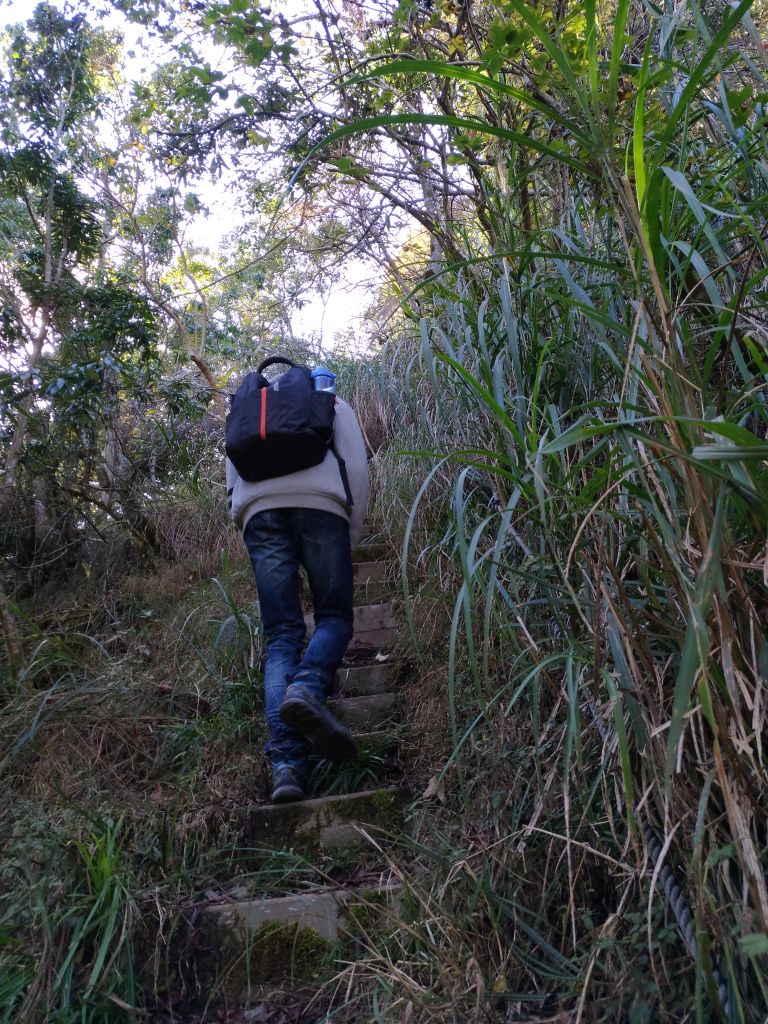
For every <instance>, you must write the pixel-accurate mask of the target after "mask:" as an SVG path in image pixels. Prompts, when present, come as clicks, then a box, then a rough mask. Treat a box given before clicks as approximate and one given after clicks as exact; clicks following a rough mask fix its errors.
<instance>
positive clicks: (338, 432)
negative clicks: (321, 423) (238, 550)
mask: <svg viewBox="0 0 768 1024" xmlns="http://www.w3.org/2000/svg"><path fill="white" fill-rule="evenodd" d="M333 446H334V448H335V449H336V451H337V452H338V454H339V455H340V456H341V458H342V459H344V462H345V463H346V467H347V476H348V477H349V488H350V490H351V491H352V498H353V500H354V505H353V506H352V508H351V509H350V508H349V506H348V505H347V500H346V496H345V494H344V485H343V483H342V480H341V473H340V471H339V463H338V461H337V460H336V457H335V455H334V454H333V452H332V451H330V450H329V451H328V452H327V453H326V456H325V458H324V459H323V461H322V462H321V463H319V465H317V466H310V467H309V469H300V470H299V471H298V472H296V473H288V474H287V475H286V476H276V477H272V478H271V479H269V480H260V481H259V482H258V483H255V484H252V483H248V482H247V481H246V480H243V479H241V477H240V476H238V473H237V470H236V469H235V467H234V466H233V465H232V463H231V462H230V461H229V459H227V501H228V503H229V510H230V513H231V515H232V519H233V520H234V522H235V525H236V526H237V528H238V529H239V530H240V531H243V530H244V529H245V527H246V525H247V524H248V520H249V519H250V518H251V516H253V515H255V514H256V513H257V512H265V511H266V510H267V509H270V508H317V509H322V510H324V511H326V512H333V513H335V514H336V515H338V516H342V518H344V519H346V520H347V522H348V523H349V537H350V541H351V544H352V547H353V548H355V547H356V546H357V544H358V543H359V541H360V534H361V533H362V529H363V522H364V521H365V516H366V513H367V511H368V459H367V457H366V454H365V443H364V441H363V435H362V432H361V430H360V425H359V424H358V422H357V417H356V416H355V414H354V412H353V410H352V408H351V407H350V406H349V405H347V403H346V402H345V401H344V400H343V399H341V398H338V397H337V398H336V415H335V418H334V427H333Z"/></svg>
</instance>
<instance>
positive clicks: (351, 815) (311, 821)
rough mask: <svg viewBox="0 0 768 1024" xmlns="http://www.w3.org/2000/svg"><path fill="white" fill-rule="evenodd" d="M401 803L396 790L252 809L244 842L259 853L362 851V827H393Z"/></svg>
mask: <svg viewBox="0 0 768 1024" xmlns="http://www.w3.org/2000/svg"><path fill="white" fill-rule="evenodd" d="M403 799H404V798H403V794H402V793H401V792H400V791H399V790H396V789H370V790H364V791H363V792H361V793H351V794H349V795H345V796H323V797H317V798H316V799H314V800H301V801H298V802H297V803H292V804H262V805H253V806H251V807H249V808H247V809H246V816H245V822H244V833H245V836H244V838H245V839H246V840H247V841H248V842H250V843H251V844H252V845H253V846H254V847H256V848H260V849H272V850H274V849H280V850H287V849H294V850H298V851H302V852H304V853H310V852H314V851H323V852H331V851H346V850H350V849H353V848H355V847H358V846H361V845H364V840H363V838H362V836H361V835H360V832H359V827H360V826H363V827H364V826H366V825H371V826H374V827H377V828H388V827H390V826H392V825H394V824H396V823H397V821H398V818H399V810H400V806H401V804H402V802H403Z"/></svg>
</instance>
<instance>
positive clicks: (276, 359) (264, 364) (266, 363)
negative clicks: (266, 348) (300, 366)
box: [256, 356, 297, 373]
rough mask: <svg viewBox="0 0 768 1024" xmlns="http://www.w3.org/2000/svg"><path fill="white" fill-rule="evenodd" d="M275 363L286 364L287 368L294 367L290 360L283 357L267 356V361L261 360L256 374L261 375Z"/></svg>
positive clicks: (294, 364)
mask: <svg viewBox="0 0 768 1024" xmlns="http://www.w3.org/2000/svg"><path fill="white" fill-rule="evenodd" d="M276 363H287V364H288V366H296V365H297V364H296V363H294V361H293V360H292V359H287V358H286V357H285V356H269V358H268V359H264V360H262V362H260V363H259V365H258V367H257V368H256V373H261V372H262V371H263V370H266V368H267V367H268V366H274V365H275V364H276Z"/></svg>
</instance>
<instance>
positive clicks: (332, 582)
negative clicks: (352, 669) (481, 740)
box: [226, 357, 368, 803]
mask: <svg viewBox="0 0 768 1024" xmlns="http://www.w3.org/2000/svg"><path fill="white" fill-rule="evenodd" d="M272 362H290V361H289V360H283V359H280V358H278V357H273V358H272V359H269V360H265V361H264V362H263V363H262V364H261V366H260V367H259V369H258V370H257V372H256V374H249V375H248V377H247V378H246V380H245V381H244V382H243V384H242V385H241V387H240V389H239V390H238V392H237V394H236V395H235V397H234V399H233V404H232V411H231V412H230V415H229V417H228V419H227V455H228V458H227V463H226V477H227V497H228V502H229V508H230V512H231V515H232V518H233V520H234V522H235V524H236V525H237V527H238V528H239V529H240V530H241V532H242V534H243V539H244V541H245V546H246V548H247V549H248V554H249V555H250V559H251V564H252V566H253V572H254V575H255V577H256V589H257V592H258V597H259V606H260V609H261V625H262V631H263V635H264V638H265V641H266V658H265V662H264V702H265V707H266V714H267V721H268V724H269V741H268V742H267V744H266V747H265V750H266V752H267V754H268V756H269V759H270V761H271V765H272V800H273V802H275V803H286V802H288V801H293V800H302V799H304V798H305V797H306V795H307V778H308V761H307V755H308V753H309V750H310V749H313V750H314V752H315V753H316V754H319V755H320V756H322V757H326V758H328V759H330V760H332V761H337V762H338V761H344V760H346V759H347V758H350V757H354V755H355V753H356V750H357V745H356V743H355V740H354V737H353V736H352V734H351V733H350V732H349V730H348V729H347V728H346V727H345V726H343V725H342V724H341V722H340V721H339V720H338V719H337V718H336V717H335V715H333V714H332V712H331V711H330V710H329V708H328V707H327V706H326V697H327V695H328V693H329V691H330V689H331V687H332V684H333V681H334V676H335V672H336V669H337V668H338V666H339V664H340V663H341V660H342V658H343V657H344V653H345V651H346V649H347V645H348V644H349V641H350V639H351V638H352V549H353V548H354V547H355V546H356V545H357V543H358V542H359V540H360V535H361V532H362V526H363V521H364V519H365V515H366V509H367V504H368V463H367V458H366V452H365V445H364V442H363V436H362V432H361V430H360V426H359V424H358V421H357V417H356V416H355V413H354V412H353V410H352V408H351V407H350V406H349V405H348V404H347V403H346V402H344V401H343V400H342V399H341V398H338V397H337V396H336V395H335V377H334V376H333V374H332V373H330V371H324V376H323V374H318V373H317V371H316V376H315V378H314V380H311V379H310V377H309V375H310V371H309V369H308V368H307V367H296V366H295V364H291V369H289V370H288V371H287V372H285V373H283V374H280V376H279V377H277V378H276V379H275V380H272V381H268V380H267V379H266V378H265V377H263V375H262V374H261V371H262V370H263V369H264V368H266V366H267V365H269V364H270V363H272ZM249 378H250V379H251V380H250V384H249ZM307 380H309V384H308V385H307ZM329 382H330V386H329ZM267 384H268V385H269V387H266V386H265V385H267ZM318 385H319V390H323V391H325V395H323V396H322V397H316V398H312V401H313V402H316V403H319V404H320V405H321V406H322V408H323V410H324V411H325V410H327V412H328V415H329V416H330V419H329V421H328V423H329V426H328V434H331V431H332V436H331V437H330V444H328V443H327V442H326V441H325V440H324V441H323V443H322V445H321V446H320V449H319V452H318V454H317V455H311V456H308V455H307V451H308V448H309V447H311V446H312V444H313V443H314V438H313V437H312V438H309V440H308V441H307V443H304V444H302V441H301V438H300V437H298V435H296V436H294V434H290V435H289V436H288V437H287V438H286V437H285V436H283V437H282V439H281V440H280V441H279V442H277V444H278V447H277V455H276V456H275V457H274V458H273V461H272V462H270V461H269V459H270V458H271V457H272V455H270V453H269V451H268V448H269V442H270V432H272V435H273V437H275V436H276V435H277V428H278V426H279V424H278V422H277V419H278V418H279V417H278V411H277V409H278V404H279V402H281V401H282V402H283V403H292V405H294V406H295V405H296V404H297V403H298V402H299V401H300V402H306V401H307V395H308V390H307V389H308V388H309V389H311V390H312V391H313V392H314V391H316V390H318ZM281 386H282V387H281ZM249 387H250V390H249ZM294 387H295V392H294V391H293V390H291V389H292V388H294ZM262 392H266V393H264V394H262ZM241 393H242V395H243V401H242V402H241V403H240V404H239V405H238V404H237V402H238V398H240V396H241ZM296 395H300V398H298V397H296ZM248 403H250V404H248ZM254 403H258V404H256V405H254ZM313 408H314V407H313ZM244 409H247V410H249V411H248V415H247V416H246V415H245V414H244V413H243V411H242V410H244ZM291 412H292V413H293V412H294V410H293V409H292V410H291ZM313 415H314V418H316V415H315V414H313ZM237 416H240V421H239V423H236V422H234V421H235V419H236V417H237ZM269 416H272V417H275V419H274V421H273V420H272V419H269V418H268V417H269ZM284 419H285V417H284ZM254 420H255V422H256V426H255V427H254V426H253V423H252V421H254ZM230 421H232V422H230ZM273 427H274V429H273ZM238 429H239V430H241V432H242V433H243V437H244V438H245V443H244V444H239V445H238V444H236V443H235V441H234V440H232V439H233V438H234V436H235V433H236V432H237V430H238ZM291 429H292V430H293V428H291ZM249 431H250V433H249ZM254 431H255V432H256V433H257V435H258V436H256V437H255V438H254V437H253V436H251V435H252V434H253V433H254ZM323 436H324V437H325V435H323ZM262 442H263V443H262ZM273 443H275V442H273ZM260 448H263V449H264V451H267V456H266V459H267V461H266V463H265V464H264V465H262V464H260V463H258V458H262V460H263V459H264V458H265V456H262V455H257V457H256V463H254V464H251V462H249V461H248V458H247V457H245V456H243V455H242V454H241V451H240V450H242V449H247V450H248V452H251V451H256V450H257V449H260ZM310 458H311V459H314V460H315V464H314V465H309V466H307V467H306V468H301V469H298V470H294V471H292V472H286V469H289V468H290V466H291V465H292V462H291V460H292V459H296V460H298V462H299V463H301V462H302V461H304V462H307V461H309V460H310ZM318 458H319V459H320V461H317V459H318ZM233 459H234V461H236V462H238V467H239V471H240V472H238V469H236V468H235V466H234V465H233V462H232V461H231V460H233ZM241 473H242V474H243V475H245V476H249V477H250V478H251V479H250V480H246V479H243V476H241V475H240V474H241ZM271 473H279V474H280V475H274V476H273V475H267V474H271ZM254 476H257V477H258V476H261V477H264V478H263V479H257V480H253V477H254ZM300 565H302V566H303V567H304V570H305V572H306V575H307V579H308V581H309V587H310V590H311V593H312V606H313V611H314V617H315V631H314V633H313V634H312V636H311V638H310V640H309V643H308V644H307V645H306V649H304V650H303V648H304V640H305V636H306V627H305V624H304V615H303V613H302V609H301V604H300V601H299V566H300Z"/></svg>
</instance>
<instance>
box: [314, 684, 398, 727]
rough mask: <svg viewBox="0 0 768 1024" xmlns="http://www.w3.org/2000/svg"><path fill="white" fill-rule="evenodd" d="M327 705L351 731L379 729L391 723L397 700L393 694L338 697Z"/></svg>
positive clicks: (394, 714)
mask: <svg viewBox="0 0 768 1024" xmlns="http://www.w3.org/2000/svg"><path fill="white" fill-rule="evenodd" d="M328 703H329V707H330V708H331V710H332V711H333V713H334V714H335V715H336V716H337V717H338V718H339V719H341V721H342V722H343V723H344V725H346V726H347V728H349V729H352V730H353V731H354V730H360V729H363V730H365V729H367V730H371V729H381V728H383V727H384V726H385V725H386V724H387V723H388V722H391V721H393V719H394V718H395V716H396V711H397V698H396V696H395V694H394V693H374V694H368V695H366V696H364V697H338V698H336V699H334V700H331V701H329V702H328Z"/></svg>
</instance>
